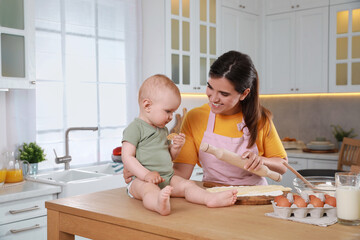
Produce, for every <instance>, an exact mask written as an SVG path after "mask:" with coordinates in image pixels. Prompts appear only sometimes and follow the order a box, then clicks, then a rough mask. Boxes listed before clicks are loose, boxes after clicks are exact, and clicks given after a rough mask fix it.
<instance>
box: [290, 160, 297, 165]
mask: <svg viewBox="0 0 360 240" xmlns="http://www.w3.org/2000/svg"><path fill="white" fill-rule="evenodd" d="M289 164H298V162H297V161H294V162H289Z"/></svg>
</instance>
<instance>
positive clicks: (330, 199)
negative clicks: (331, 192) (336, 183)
mask: <svg viewBox="0 0 360 240" xmlns="http://www.w3.org/2000/svg"><path fill="white" fill-rule="evenodd" d="M325 197H326V195H325ZM325 204H328V205H330V206H333V207H336V198H334V197H332V196H328V197H327V198H326V199H325Z"/></svg>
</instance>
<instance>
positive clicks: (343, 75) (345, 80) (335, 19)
mask: <svg viewBox="0 0 360 240" xmlns="http://www.w3.org/2000/svg"><path fill="white" fill-rule="evenodd" d="M329 39H330V40H329V41H330V42H329V92H360V47H359V46H360V1H358V2H354V3H348V4H340V5H334V6H331V7H330V31H329Z"/></svg>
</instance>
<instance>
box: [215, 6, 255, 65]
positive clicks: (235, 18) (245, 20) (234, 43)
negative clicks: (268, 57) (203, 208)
mask: <svg viewBox="0 0 360 240" xmlns="http://www.w3.org/2000/svg"><path fill="white" fill-rule="evenodd" d="M258 21H259V17H258V16H256V15H253V14H249V13H244V12H240V11H236V10H233V9H230V8H226V7H223V8H222V23H221V29H222V33H221V36H222V37H221V39H222V41H221V52H222V53H225V52H227V51H230V50H236V51H239V52H242V53H245V54H247V55H249V56H250V57H251V59H252V60H253V62H254V64H255V67H256V68H259V64H258V59H259V57H258V49H259V44H258V41H259V40H258Z"/></svg>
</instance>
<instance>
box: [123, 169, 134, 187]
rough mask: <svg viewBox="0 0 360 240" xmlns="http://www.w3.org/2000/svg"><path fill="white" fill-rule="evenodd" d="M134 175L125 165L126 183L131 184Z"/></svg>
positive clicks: (124, 175)
mask: <svg viewBox="0 0 360 240" xmlns="http://www.w3.org/2000/svg"><path fill="white" fill-rule="evenodd" d="M132 176H134V174H132V173H131V172H130V171H129V170H127V168H126V167H125V165H124V169H123V177H124V179H125V183H126V184H129V183H130V182H131V181H132Z"/></svg>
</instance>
